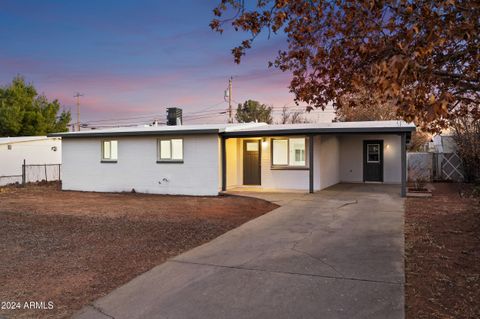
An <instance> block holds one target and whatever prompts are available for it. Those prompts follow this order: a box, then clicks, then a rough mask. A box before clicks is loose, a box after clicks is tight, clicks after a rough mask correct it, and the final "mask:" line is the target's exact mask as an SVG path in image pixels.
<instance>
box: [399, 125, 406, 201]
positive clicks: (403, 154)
mask: <svg viewBox="0 0 480 319" xmlns="http://www.w3.org/2000/svg"><path fill="white" fill-rule="evenodd" d="M400 147H401V155H400V157H401V159H402V164H401V165H402V189H401V190H400V196H402V197H406V196H407V136H406V134H402V135H401V142H400Z"/></svg>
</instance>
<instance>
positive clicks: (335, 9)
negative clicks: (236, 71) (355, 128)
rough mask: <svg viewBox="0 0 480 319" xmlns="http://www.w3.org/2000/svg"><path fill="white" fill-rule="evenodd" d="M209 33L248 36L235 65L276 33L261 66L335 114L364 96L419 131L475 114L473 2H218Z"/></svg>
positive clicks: (477, 65)
mask: <svg viewBox="0 0 480 319" xmlns="http://www.w3.org/2000/svg"><path fill="white" fill-rule="evenodd" d="M214 15H215V18H214V19H213V20H212V21H211V23H210V26H211V28H212V29H213V30H215V31H218V32H222V31H223V28H224V26H225V25H226V24H227V23H230V24H231V25H232V26H233V28H234V29H235V30H236V31H242V32H246V33H248V34H249V36H248V38H247V39H246V40H244V41H243V42H242V43H241V44H240V45H239V46H238V47H236V48H234V49H233V50H232V53H233V55H234V59H235V62H237V63H240V61H241V58H242V56H243V55H244V54H245V51H246V50H247V49H250V48H251V47H252V45H253V42H254V40H255V38H256V37H257V36H258V35H259V34H260V33H262V32H268V33H269V35H270V33H273V34H285V35H286V37H287V42H288V49H286V50H282V51H279V52H278V55H277V56H276V57H275V59H274V60H273V62H271V63H270V66H275V67H277V68H279V69H280V70H282V71H290V72H292V76H293V78H292V80H291V83H290V90H291V92H293V93H294V94H295V97H296V101H297V102H299V101H303V102H306V103H308V104H309V105H312V106H315V107H321V108H325V106H326V105H327V104H328V103H330V102H332V103H333V104H334V107H336V108H342V107H343V106H344V104H343V103H344V102H345V101H348V97H349V96H352V95H353V96H354V95H355V94H357V93H358V92H359V91H361V90H365V91H368V92H369V93H370V94H371V96H372V98H375V99H376V100H378V101H379V102H380V103H390V104H391V105H392V106H393V107H394V108H395V111H396V112H397V114H398V115H399V116H401V117H402V118H404V119H405V120H406V121H414V122H416V123H417V124H419V125H421V126H423V127H424V128H428V129H429V130H439V129H440V128H441V127H444V126H446V125H447V123H448V121H449V120H451V119H455V118H457V117H462V116H465V115H467V114H468V115H471V116H473V117H474V118H479V117H480V110H479V104H480V93H479V92H480V72H479V69H480V40H479V30H480V22H479V21H480V3H479V2H478V1H474V0H446V1H425V0H423V1H422V0H410V1H407V0H385V1H372V0H356V1H353V0H351V1H342V0H336V1H333V0H332V1H325V0H309V1H307V0H259V1H256V5H254V6H252V7H247V6H246V5H245V1H244V0H221V3H220V4H219V5H218V6H217V7H216V8H215V9H214Z"/></svg>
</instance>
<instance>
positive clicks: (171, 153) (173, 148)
mask: <svg viewBox="0 0 480 319" xmlns="http://www.w3.org/2000/svg"><path fill="white" fill-rule="evenodd" d="M157 161H158V162H183V140H182V139H181V138H172V139H159V140H158V160H157Z"/></svg>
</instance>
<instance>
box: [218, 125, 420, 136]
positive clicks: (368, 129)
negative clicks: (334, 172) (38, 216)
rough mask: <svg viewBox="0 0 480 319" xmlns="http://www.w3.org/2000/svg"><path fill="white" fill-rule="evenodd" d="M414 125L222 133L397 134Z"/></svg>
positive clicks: (237, 134) (406, 130)
mask: <svg viewBox="0 0 480 319" xmlns="http://www.w3.org/2000/svg"><path fill="white" fill-rule="evenodd" d="M413 131H415V127H411V126H406V127H378V128H372V127H365V128H361V127H344V128H303V129H281V130H251V131H231V132H224V133H222V135H223V136H225V137H240V136H281V135H299V134H302V135H304V134H306V135H308V134H356V133H361V134H382V133H390V134H399V133H411V132H413Z"/></svg>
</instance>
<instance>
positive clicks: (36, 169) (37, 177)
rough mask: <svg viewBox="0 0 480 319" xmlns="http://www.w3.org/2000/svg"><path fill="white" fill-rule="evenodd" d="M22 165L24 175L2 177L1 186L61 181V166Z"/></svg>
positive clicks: (0, 177) (24, 163) (0, 178)
mask: <svg viewBox="0 0 480 319" xmlns="http://www.w3.org/2000/svg"><path fill="white" fill-rule="evenodd" d="M20 165H21V169H22V174H20V175H3V176H0V186H4V185H8V184H22V185H25V184H26V183H36V182H42V181H45V182H53V181H61V168H62V165H61V164H26V162H25V161H24V162H23V164H20Z"/></svg>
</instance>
